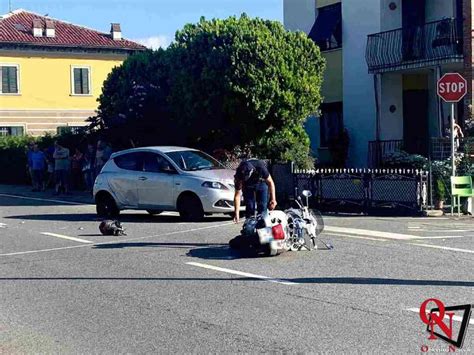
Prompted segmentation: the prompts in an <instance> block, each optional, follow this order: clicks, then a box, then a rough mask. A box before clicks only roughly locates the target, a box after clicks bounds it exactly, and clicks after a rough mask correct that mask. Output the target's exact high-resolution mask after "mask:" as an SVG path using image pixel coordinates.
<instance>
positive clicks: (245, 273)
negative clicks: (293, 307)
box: [186, 262, 298, 285]
mask: <svg viewBox="0 0 474 355" xmlns="http://www.w3.org/2000/svg"><path fill="white" fill-rule="evenodd" d="M186 264H187V265H192V266H197V267H201V268H204V269H209V270H214V271H220V272H225V273H227V274H232V275H238V276H243V277H248V278H251V279H258V280H263V281H268V282H273V283H278V284H283V285H298V284H297V283H296V282H291V281H287V280H282V279H274V278H272V277H268V276H262V275H256V274H250V273H248V272H242V271H237V270H231V269H226V268H222V267H218V266H213V265H208V264H201V263H194V262H187V263H186Z"/></svg>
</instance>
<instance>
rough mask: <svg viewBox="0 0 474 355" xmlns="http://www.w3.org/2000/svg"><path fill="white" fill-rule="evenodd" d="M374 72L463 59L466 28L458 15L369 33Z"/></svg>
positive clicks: (369, 59) (368, 55)
mask: <svg viewBox="0 0 474 355" xmlns="http://www.w3.org/2000/svg"><path fill="white" fill-rule="evenodd" d="M366 60H367V64H368V67H369V72H370V73H383V72H388V71H394V70H401V69H411V68H419V67H423V66H431V65H435V64H439V63H447V62H462V61H463V45H462V30H461V27H460V26H459V22H458V21H457V20H456V19H444V20H441V21H436V22H430V23H426V24H424V25H423V26H410V27H404V28H400V29H396V30H392V31H387V32H381V33H375V34H372V35H369V36H368V39H367V49H366Z"/></svg>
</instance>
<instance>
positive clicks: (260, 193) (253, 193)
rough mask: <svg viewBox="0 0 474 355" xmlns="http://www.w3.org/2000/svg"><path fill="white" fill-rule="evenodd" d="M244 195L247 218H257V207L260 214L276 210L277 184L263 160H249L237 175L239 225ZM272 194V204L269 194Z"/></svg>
mask: <svg viewBox="0 0 474 355" xmlns="http://www.w3.org/2000/svg"><path fill="white" fill-rule="evenodd" d="M242 193H243V194H244V203H245V217H246V218H249V217H253V216H255V207H256V209H257V212H258V214H262V213H264V212H266V211H267V210H268V209H270V210H274V209H275V207H276V205H277V201H276V195H275V183H274V182H273V179H272V177H271V176H270V173H269V172H268V169H267V167H266V165H265V163H264V162H263V161H261V160H247V161H244V162H242V163H240V165H239V167H238V168H237V171H236V174H235V196H234V212H235V217H234V222H235V223H239V217H240V216H239V211H240V200H241V194H242ZM269 193H270V202H269V200H268V194H269Z"/></svg>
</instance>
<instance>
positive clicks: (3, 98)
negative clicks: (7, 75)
mask: <svg viewBox="0 0 474 355" xmlns="http://www.w3.org/2000/svg"><path fill="white" fill-rule="evenodd" d="M124 58H125V56H123V55H120V56H117V55H114V56H111V55H107V56H104V55H102V56H99V55H92V54H90V55H85V54H75V55H66V54H48V56H45V54H44V53H40V52H31V53H28V54H25V53H19V52H7V51H1V52H0V63H9V64H17V65H19V73H18V74H19V88H20V93H19V94H13V95H12V94H10V95H0V125H2V126H21V127H23V128H24V132H25V133H26V134H29V135H36V136H37V135H42V134H44V133H53V134H54V133H56V132H57V127H59V126H82V125H85V121H86V119H87V118H89V117H90V116H93V115H94V114H95V110H96V109H97V105H98V103H97V98H98V96H99V95H100V94H101V93H102V85H103V82H104V80H105V79H106V78H107V75H108V74H109V73H110V71H111V70H112V68H113V67H115V66H117V65H120V64H121V63H122V61H123V60H124ZM72 65H83V66H89V67H90V82H91V84H90V86H91V94H90V95H84V96H74V95H71V66H72Z"/></svg>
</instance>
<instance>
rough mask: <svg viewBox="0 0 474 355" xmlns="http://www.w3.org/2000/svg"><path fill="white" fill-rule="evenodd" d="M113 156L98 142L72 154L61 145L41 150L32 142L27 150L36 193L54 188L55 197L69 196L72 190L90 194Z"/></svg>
mask: <svg viewBox="0 0 474 355" xmlns="http://www.w3.org/2000/svg"><path fill="white" fill-rule="evenodd" d="M111 155H112V148H111V147H110V146H109V145H108V144H107V143H106V142H105V141H104V140H99V141H98V142H97V145H95V144H93V143H89V144H88V145H87V148H86V149H85V150H84V151H83V150H82V149H81V148H80V147H76V148H74V152H73V153H72V155H71V152H70V150H69V149H68V148H66V147H65V146H63V145H62V143H61V142H59V141H56V142H54V146H52V147H49V148H44V149H43V150H41V149H40V148H39V146H38V144H37V143H34V142H31V143H30V144H29V145H28V150H27V168H28V173H29V175H30V178H31V182H32V185H33V191H44V190H46V188H47V187H51V186H54V188H55V192H54V194H55V195H59V194H60V193H64V194H69V191H70V189H71V188H72V189H76V190H86V191H89V192H91V191H92V187H93V185H94V180H95V178H96V176H97V175H98V174H99V173H100V170H101V169H102V167H103V166H104V165H105V163H106V162H107V161H108V160H109V158H110V156H111Z"/></svg>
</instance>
